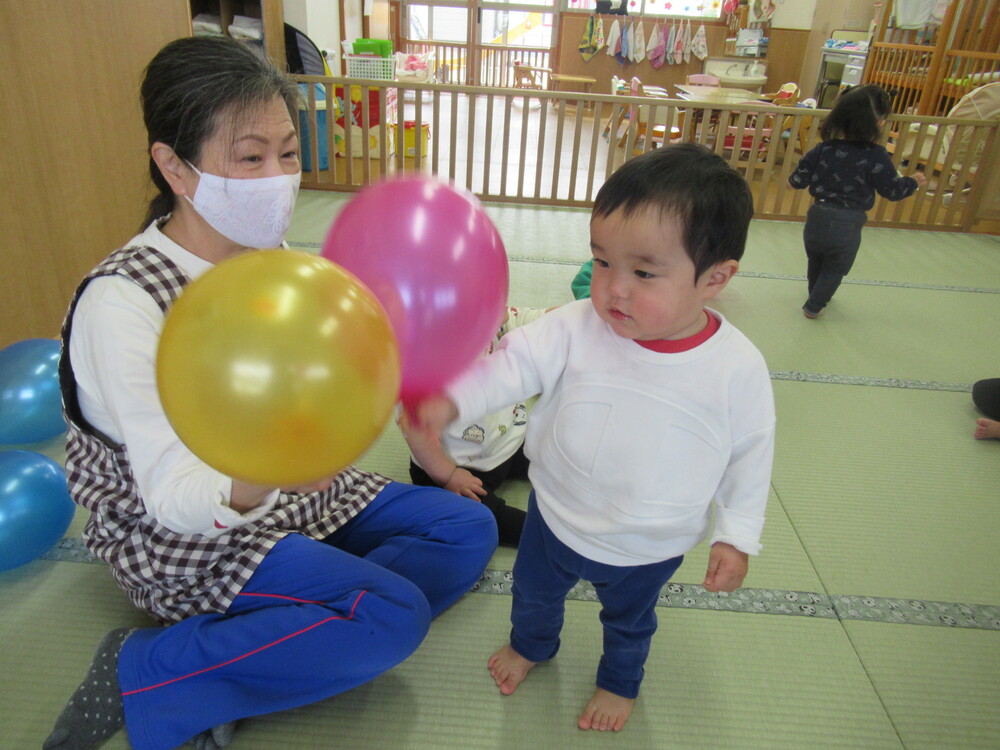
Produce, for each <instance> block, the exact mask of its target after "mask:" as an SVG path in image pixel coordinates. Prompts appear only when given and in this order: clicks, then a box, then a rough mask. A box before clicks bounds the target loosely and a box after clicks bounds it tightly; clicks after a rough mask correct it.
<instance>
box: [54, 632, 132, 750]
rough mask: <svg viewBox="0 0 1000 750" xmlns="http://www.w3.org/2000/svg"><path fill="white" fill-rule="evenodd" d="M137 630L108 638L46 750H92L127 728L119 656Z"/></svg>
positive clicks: (62, 715)
mask: <svg viewBox="0 0 1000 750" xmlns="http://www.w3.org/2000/svg"><path fill="white" fill-rule="evenodd" d="M133 630H134V628H120V629H118V630H112V631H111V632H110V633H108V634H107V635H106V636H104V639H103V640H102V641H101V644H100V645H99V646H98V647H97V653H96V654H94V662H93V664H91V665H90V671H89V672H87V677H86V678H85V679H84V681H83V682H81V683H80V687H78V688H77V689H76V692H75V693H73V697H71V698H70V699H69V702H68V703H67V704H66V707H65V708H63V710H62V713H61V714H59V718H58V719H56V725H55V727H54V728H53V730H52V734H50V735H49V736H48V739H46V740H45V743H44V744H43V745H42V748H43V750H92V748H96V747H100V746H101V745H102V744H104V741H105V740H106V739H108V738H109V737H110V736H111V735H113V734H114V733H115V732H117V731H118V730H119V729H121V728H122V727H123V726H125V710H124V707H123V705H122V695H121V688H120V687H119V686H118V654H119V653H120V652H121V650H122V644H124V643H125V640H126V639H127V638H128V637H129V636H130V635H131V634H132V632H133Z"/></svg>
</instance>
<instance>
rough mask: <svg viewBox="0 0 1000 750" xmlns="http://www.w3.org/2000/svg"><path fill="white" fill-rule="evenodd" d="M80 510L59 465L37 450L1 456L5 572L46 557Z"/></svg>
mask: <svg viewBox="0 0 1000 750" xmlns="http://www.w3.org/2000/svg"><path fill="white" fill-rule="evenodd" d="M75 510H76V505H75V504H74V503H73V500H72V499H71V498H70V496H69V490H67V489H66V474H65V472H64V471H63V469H62V467H61V466H60V465H59V464H57V463H56V462H55V461H53V460H52V459H51V458H49V457H48V456H43V455H42V454H41V453H33V452H32V451H2V452H0V570H10V569H11V568H16V567H17V566H19V565H24V564H25V563H27V562H31V561H32V560H34V559H35V558H36V557H38V556H39V555H42V554H44V553H45V552H47V551H48V550H49V549H50V548H51V547H52V545H54V544H55V543H56V542H58V541H59V540H60V539H62V537H63V534H65V533H66V529H68V528H69V525H70V523H71V522H72V521H73V513H74V511H75Z"/></svg>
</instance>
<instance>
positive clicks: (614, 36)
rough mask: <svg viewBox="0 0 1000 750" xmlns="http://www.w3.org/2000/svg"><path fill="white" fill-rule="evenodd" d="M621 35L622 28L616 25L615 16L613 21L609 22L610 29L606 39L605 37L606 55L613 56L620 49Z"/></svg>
mask: <svg viewBox="0 0 1000 750" xmlns="http://www.w3.org/2000/svg"><path fill="white" fill-rule="evenodd" d="M621 36H622V30H621V28H620V27H619V26H618V19H617V18H616V19H615V20H614V21H612V22H611V31H609V32H608V39H607V45H608V50H607V51H608V57H614V56H615V54H616V53H617V52H620V51H621V48H622V42H621Z"/></svg>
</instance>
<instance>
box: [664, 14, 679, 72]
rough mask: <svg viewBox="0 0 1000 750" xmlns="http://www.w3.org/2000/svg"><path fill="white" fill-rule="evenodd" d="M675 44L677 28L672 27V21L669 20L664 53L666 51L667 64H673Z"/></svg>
mask: <svg viewBox="0 0 1000 750" xmlns="http://www.w3.org/2000/svg"><path fill="white" fill-rule="evenodd" d="M676 45H677V30H676V29H675V28H674V22H673V21H671V22H670V33H669V34H668V35H667V44H666V53H667V58H666V59H667V64H668V65H673V64H674V63H675V62H676V61H675V60H674V47H675V46H676Z"/></svg>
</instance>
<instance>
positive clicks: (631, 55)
mask: <svg viewBox="0 0 1000 750" xmlns="http://www.w3.org/2000/svg"><path fill="white" fill-rule="evenodd" d="M638 25H639V22H638V21H636V22H635V23H633V24H632V25H630V26H629V27H628V60H629V62H639V59H638V58H637V57H636V54H635V47H636V44H635V32H636V27H637V26H638Z"/></svg>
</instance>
